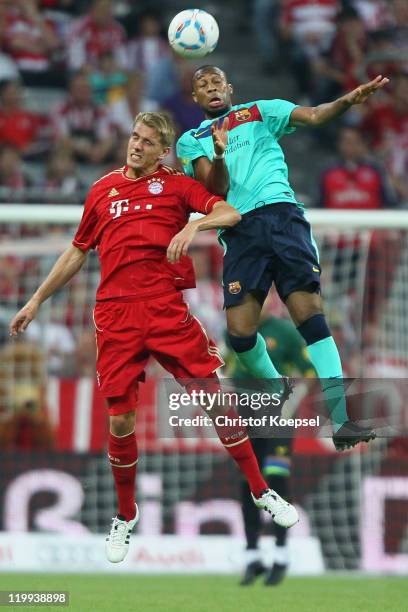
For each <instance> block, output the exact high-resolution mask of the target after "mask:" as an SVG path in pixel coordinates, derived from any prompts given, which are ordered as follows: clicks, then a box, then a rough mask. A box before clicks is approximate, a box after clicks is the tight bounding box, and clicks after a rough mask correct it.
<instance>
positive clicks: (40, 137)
mask: <svg viewBox="0 0 408 612" xmlns="http://www.w3.org/2000/svg"><path fill="white" fill-rule="evenodd" d="M47 124H48V121H47V119H46V118H45V117H42V116H41V115H38V114H36V113H33V112H31V111H28V110H26V109H25V108H24V105H23V91H22V88H21V85H20V82H19V81H5V82H4V83H2V84H1V85H0V144H10V145H13V146H15V147H16V148H17V149H18V150H19V151H20V153H21V154H22V155H24V156H25V157H33V156H37V155H40V154H43V153H44V152H45V151H46V150H47V149H48V146H49V144H48V142H47V139H46V138H45V136H47V129H48V125H47Z"/></svg>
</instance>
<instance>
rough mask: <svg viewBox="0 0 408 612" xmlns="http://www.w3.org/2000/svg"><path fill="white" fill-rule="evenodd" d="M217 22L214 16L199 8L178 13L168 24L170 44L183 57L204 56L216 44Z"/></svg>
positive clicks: (217, 34)
mask: <svg viewBox="0 0 408 612" xmlns="http://www.w3.org/2000/svg"><path fill="white" fill-rule="evenodd" d="M218 36H219V30H218V24H217V22H216V21H215V19H214V17H213V16H212V15H210V14H209V13H207V12H206V11H201V10H200V9H187V10H185V11H181V13H178V14H177V15H176V16H175V17H174V18H173V19H172V20H171V23H170V25H169V31H168V37H169V43H170V46H171V47H172V48H173V49H174V51H175V52H176V53H177V54H178V55H182V56H184V57H190V58H195V57H204V56H205V55H208V54H209V53H211V52H212V51H214V49H215V47H216V46H217V42H218Z"/></svg>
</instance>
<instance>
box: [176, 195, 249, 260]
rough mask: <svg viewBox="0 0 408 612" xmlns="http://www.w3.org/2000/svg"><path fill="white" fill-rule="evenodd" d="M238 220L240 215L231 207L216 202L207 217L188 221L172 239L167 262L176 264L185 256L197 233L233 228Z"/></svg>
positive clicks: (221, 202)
mask: <svg viewBox="0 0 408 612" xmlns="http://www.w3.org/2000/svg"><path fill="white" fill-rule="evenodd" d="M240 220H241V215H240V214H239V212H238V211H237V210H236V209H235V208H234V207H233V206H231V205H230V204H227V202H223V201H220V202H217V203H216V204H214V207H213V209H212V211H211V212H210V213H209V214H208V215H205V216H204V217H202V218H201V219H195V220H194V221H190V222H189V223H187V225H186V226H185V227H184V228H183V229H182V230H181V232H179V233H178V234H176V235H175V236H174V237H173V238H172V240H171V242H170V244H169V246H168V248H167V259H168V261H169V262H170V263H176V262H177V261H178V260H179V259H180V257H181V256H182V255H187V251H188V247H189V246H190V244H191V243H192V241H193V240H194V237H195V235H196V233H197V232H202V231H204V230H211V229H217V228H223V227H233V226H234V225H236V224H237V223H238V222H239V221H240Z"/></svg>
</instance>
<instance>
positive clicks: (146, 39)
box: [128, 12, 170, 74]
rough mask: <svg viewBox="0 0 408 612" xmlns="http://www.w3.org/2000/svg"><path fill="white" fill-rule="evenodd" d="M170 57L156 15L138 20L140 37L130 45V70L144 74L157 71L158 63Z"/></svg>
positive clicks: (148, 15)
mask: <svg viewBox="0 0 408 612" xmlns="http://www.w3.org/2000/svg"><path fill="white" fill-rule="evenodd" d="M168 57H170V50H169V46H168V43H167V42H166V41H165V40H164V39H163V37H162V36H161V24H160V21H159V19H158V17H157V16H156V15H155V14H154V13H150V12H148V13H145V14H143V15H141V16H140V17H139V19H138V35H137V36H136V38H134V39H133V40H131V41H130V42H129V43H128V69H129V70H130V71H132V70H138V71H139V72H142V73H144V74H146V73H148V72H150V71H151V70H154V69H155V66H156V64H157V62H160V61H161V60H162V59H164V58H168Z"/></svg>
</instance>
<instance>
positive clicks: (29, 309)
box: [9, 245, 87, 336]
mask: <svg viewBox="0 0 408 612" xmlns="http://www.w3.org/2000/svg"><path fill="white" fill-rule="evenodd" d="M86 256H87V253H86V252H85V251H81V249H78V248H77V247H75V246H73V245H71V246H70V247H68V249H67V250H66V251H64V253H63V254H62V255H61V256H60V257H59V258H58V259H57V261H56V262H55V264H54V266H53V268H52V269H51V272H50V273H49V274H48V276H47V278H46V279H45V281H44V282H43V283H42V284H41V285H40V286H39V287H38V289H37V291H36V292H35V293H34V295H33V296H32V297H31V298H30V299H29V300H28V302H27V304H26V305H25V306H23V308H22V309H21V310H20V311H19V312H18V313H17V314H16V315H15V317H14V318H13V320H12V321H11V322H10V326H9V329H10V336H17V334H18V333H19V332H23V331H25V330H26V329H27V327H28V325H29V324H30V322H31V321H32V320H33V319H34V318H35V317H36V315H37V312H38V309H39V307H40V306H41V304H42V303H43V302H44V301H45V300H46V299H47V298H48V297H50V295H52V294H53V293H54V292H55V291H57V290H58V289H60V288H61V287H63V286H64V285H65V284H66V283H67V282H68V281H69V280H70V279H71V278H72V277H73V276H74V275H75V274H76V273H77V272H78V270H80V269H81V267H82V266H83V264H84V262H85V260H86Z"/></svg>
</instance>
